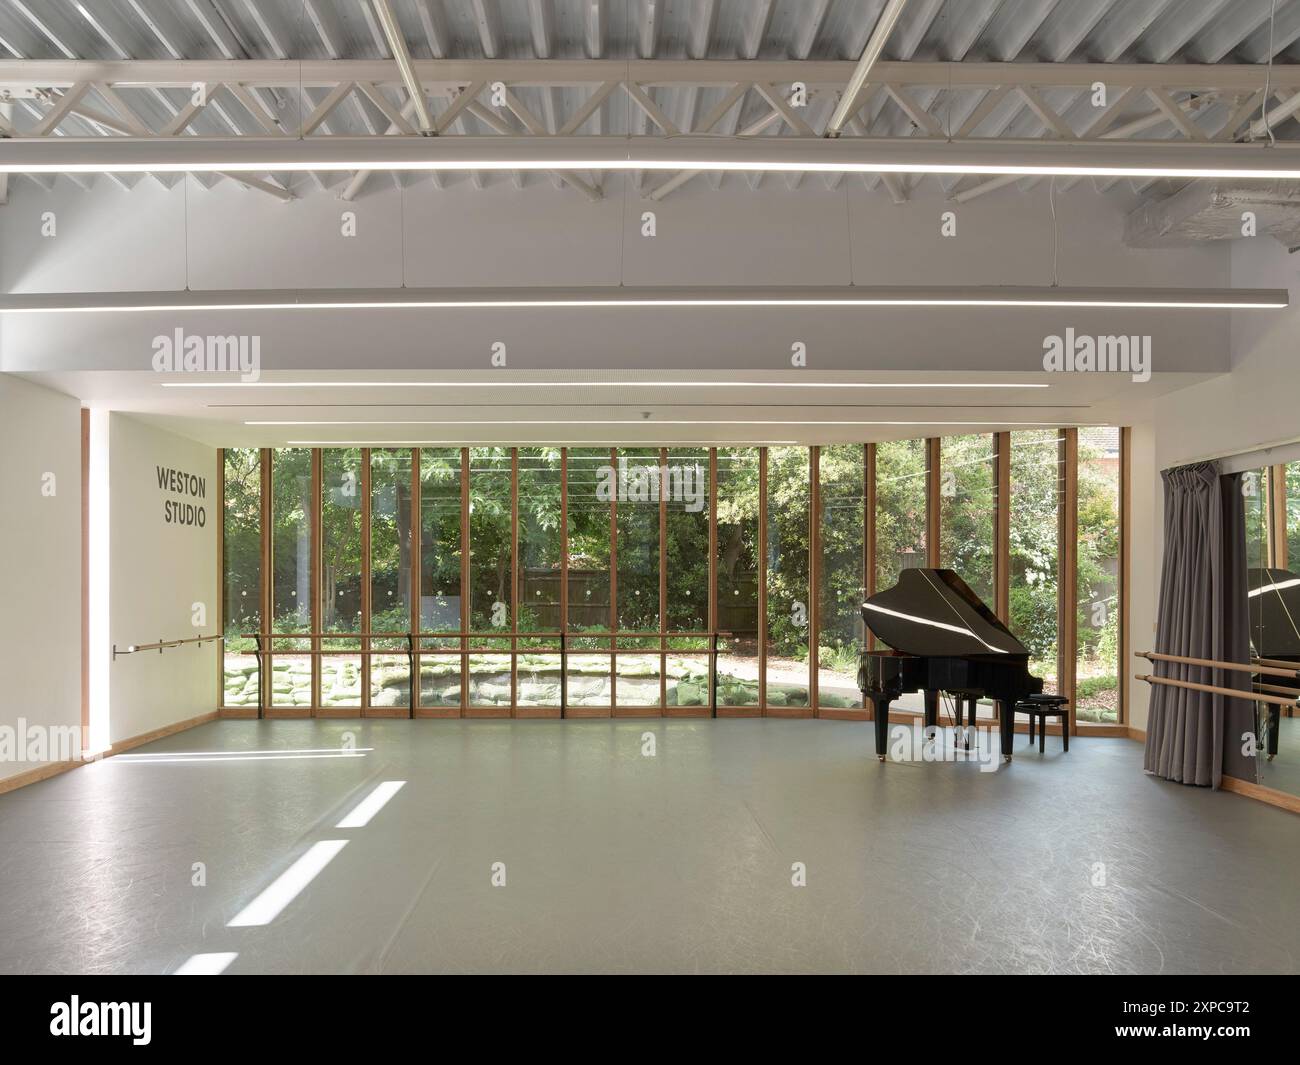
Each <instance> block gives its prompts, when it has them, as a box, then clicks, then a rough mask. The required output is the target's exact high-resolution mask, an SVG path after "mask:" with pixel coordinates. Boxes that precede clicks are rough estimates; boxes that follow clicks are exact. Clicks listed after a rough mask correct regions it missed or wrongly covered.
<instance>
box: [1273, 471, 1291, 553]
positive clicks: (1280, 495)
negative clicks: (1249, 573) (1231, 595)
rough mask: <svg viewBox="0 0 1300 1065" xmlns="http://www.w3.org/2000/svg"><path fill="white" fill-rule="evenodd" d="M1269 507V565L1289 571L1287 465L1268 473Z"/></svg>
mask: <svg viewBox="0 0 1300 1065" xmlns="http://www.w3.org/2000/svg"><path fill="white" fill-rule="evenodd" d="M1268 506H1269V520H1268V530H1269V543H1270V547H1269V558H1270V560H1271V561H1270V562H1269V565H1270V566H1272V567H1273V568H1274V569H1289V568H1290V567H1289V566H1288V565H1287V554H1288V552H1287V542H1286V533H1287V529H1286V465H1285V464H1284V463H1279V464H1278V465H1275V466H1270V467H1269V471H1268Z"/></svg>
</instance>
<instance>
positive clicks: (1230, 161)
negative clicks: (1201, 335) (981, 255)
mask: <svg viewBox="0 0 1300 1065" xmlns="http://www.w3.org/2000/svg"><path fill="white" fill-rule="evenodd" d="M285 170H290V171H294V170H297V171H302V170H315V171H321V170H325V171H331V170H333V171H340V170H351V171H355V170H413V171H419V170H429V171H434V170H438V171H444V170H466V171H468V170H480V171H499V170H512V171H531V170H579V171H583V170H585V171H634V170H652V171H682V170H685V171H702V170H703V171H740V172H753V171H771V172H805V173H848V174H853V173H863V174H888V173H894V174H899V173H906V174H989V175H993V174H1007V175H1023V176H1040V175H1044V176H1045V175H1061V176H1070V177H1090V176H1091V177H1148V178H1240V179H1245V180H1252V179H1253V180H1268V181H1272V180H1288V179H1296V178H1300V153H1297V151H1296V149H1295V148H1294V147H1291V146H1289V145H1287V144H1286V143H1285V142H1283V143H1280V144H1277V145H1268V144H1250V143H1246V144H1236V143H1200V142H1187V143H1183V142H1176V143H1169V142H1152V141H1137V142H1134V141H1128V142H1124V141H1115V142H1110V143H1107V142H1089V143H1078V142H1074V143H1071V142H1062V141H1045V140H1031V139H1012V138H1007V139H1000V138H986V139H972V140H963V141H957V142H949V141H944V140H937V139H926V138H917V137H893V138H869V137H840V138H838V139H826V138H819V137H709V136H677V137H590V136H587V137H582V136H578V137H573V136H569V137H558V136H557V137H544V138H542V137H520V136H493V137H486V136H452V137H344V136H316V137H306V138H291V137H275V138H271V137H238V138H210V137H184V138H178V137H59V138H50V137H42V138H37V137H30V138H29V137H22V138H11V139H9V140H8V141H7V142H6V145H5V150H4V154H3V155H2V156H0V173H29V174H38V173H52V174H58V173H144V172H153V173H184V172H191V173H203V172H214V171H216V172H227V173H230V172H240V171H245V172H247V171H285Z"/></svg>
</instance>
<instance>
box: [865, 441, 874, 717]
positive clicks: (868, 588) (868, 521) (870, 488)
mask: <svg viewBox="0 0 1300 1065" xmlns="http://www.w3.org/2000/svg"><path fill="white" fill-rule="evenodd" d="M863 449H864V454H863V469H862V481H863V485H862V492H863V499H864V500H865V502H864V504H863V508H862V509H863V526H862V528H863V530H864V532H865V535H864V537H863V540H862V588H863V593H864V594H863V598H869V597H870V596H873V595H875V594H876V445H875V444H864V445H863ZM866 637H867V647H868V649H874V648H875V646H876V638H875V636H873V635H871V633H870V632H868V633H867V634H866ZM866 709H867V711H868V713H870V710H871V708H870V707H867V708H866Z"/></svg>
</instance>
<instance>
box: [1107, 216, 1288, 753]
mask: <svg viewBox="0 0 1300 1065" xmlns="http://www.w3.org/2000/svg"><path fill="white" fill-rule="evenodd" d="M1231 265H1232V284H1233V285H1234V286H1237V287H1252V286H1257V285H1259V286H1267V287H1270V288H1287V289H1289V290H1290V292H1291V306H1290V307H1289V308H1287V309H1286V310H1284V311H1277V312H1270V313H1268V314H1249V313H1242V312H1237V313H1234V314H1233V315H1232V322H1231V348H1230V357H1231V366H1232V371H1231V373H1229V374H1225V375H1223V376H1220V377H1215V378H1213V379H1211V380H1208V381H1205V382H1203V383H1201V384H1197V385H1193V386H1192V387H1190V388H1185V389H1182V390H1180V391H1178V392H1172V393H1170V394H1168V395H1165V396H1161V397H1158V398H1156V399H1154V400H1153V401H1152V402H1151V403H1150V404H1149V405H1148V413H1147V415H1146V416H1145V420H1144V421H1141V422H1138V423H1136V424H1137V425H1138V428H1135V431H1134V436H1135V438H1136V437H1138V436H1139V434H1140V436H1141V439H1142V440H1143V445H1142V448H1141V449H1140V453H1139V449H1138V447H1137V446H1136V443H1135V449H1134V465H1133V500H1134V504H1133V505H1134V510H1135V514H1134V528H1133V541H1132V543H1133V546H1132V550H1133V557H1132V566H1133V575H1134V576H1133V583H1134V588H1133V594H1132V612H1131V618H1130V623H1131V626H1132V628H1131V633H1132V641H1131V642H1132V647H1133V650H1135V651H1142V650H1147V649H1149V648H1150V646H1151V645H1152V643H1153V642H1154V639H1155V631H1154V624H1155V603H1156V596H1157V594H1158V593H1159V577H1160V564H1161V561H1162V558H1163V544H1164V534H1163V521H1164V508H1163V487H1162V485H1161V481H1160V471H1161V470H1163V469H1167V468H1169V467H1170V466H1178V465H1181V464H1183V463H1186V462H1194V461H1197V460H1200V459H1207V458H1217V457H1220V456H1224V455H1229V454H1233V453H1237V452H1243V451H1250V450H1253V449H1255V448H1259V447H1265V446H1268V445H1272V444H1280V443H1286V442H1289V441H1293V440H1297V439H1300V351H1298V350H1297V340H1296V338H1297V337H1300V263H1297V262H1296V260H1295V258H1294V257H1293V256H1290V255H1288V254H1287V252H1286V249H1285V248H1283V247H1282V246H1281V245H1279V244H1278V243H1277V242H1276V241H1274V240H1271V239H1269V238H1265V237H1259V238H1256V239H1254V240H1239V241H1235V242H1233V244H1232V250H1231ZM1139 510H1141V517H1140V518H1139V515H1138V513H1137V512H1138V511H1139ZM1147 584H1149V588H1148V587H1146V585H1147ZM1133 665H1134V664H1133V662H1129V663H1128V664H1127V666H1128V672H1129V674H1130V675H1131V674H1132V673H1133V672H1134V668H1133ZM1129 690H1130V707H1131V709H1132V712H1131V714H1130V719H1131V722H1132V724H1133V725H1134V726H1136V727H1138V728H1145V727H1146V719H1147V697H1148V694H1149V690H1148V685H1146V684H1144V683H1142V682H1139V681H1132V682H1131V683H1130V689H1129Z"/></svg>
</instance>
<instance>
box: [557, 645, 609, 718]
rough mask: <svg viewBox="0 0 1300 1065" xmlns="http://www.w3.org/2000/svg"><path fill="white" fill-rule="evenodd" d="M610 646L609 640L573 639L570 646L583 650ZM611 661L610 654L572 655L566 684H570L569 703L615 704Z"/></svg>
mask: <svg viewBox="0 0 1300 1065" xmlns="http://www.w3.org/2000/svg"><path fill="white" fill-rule="evenodd" d="M601 645H603V646H606V647H607V646H608V645H609V639H608V638H606V639H604V640H592V639H588V640H581V639H578V640H571V641H570V646H576V648H577V649H579V650H582V649H584V647H586V648H591V647H596V646H601ZM609 678H610V661H609V654H608V653H606V654H603V655H601V654H570V655H569V656H568V669H567V671H566V673H565V678H564V681H565V684H566V685H567V687H568V692H567V694H568V705H569V706H593V707H606V706H610V705H612V703H611V700H610V695H611V692H610V681H609Z"/></svg>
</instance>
